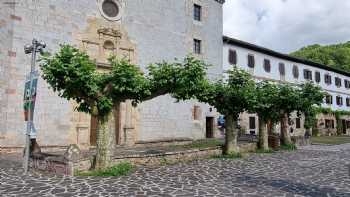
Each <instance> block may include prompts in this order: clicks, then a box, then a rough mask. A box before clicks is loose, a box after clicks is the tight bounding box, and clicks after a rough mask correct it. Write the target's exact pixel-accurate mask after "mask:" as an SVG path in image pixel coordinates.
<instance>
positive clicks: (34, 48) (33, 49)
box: [23, 39, 46, 174]
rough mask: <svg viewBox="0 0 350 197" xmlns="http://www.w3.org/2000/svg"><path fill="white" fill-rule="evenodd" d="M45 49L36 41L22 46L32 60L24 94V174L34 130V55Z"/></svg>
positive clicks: (42, 44)
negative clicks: (25, 124) (25, 111)
mask: <svg viewBox="0 0 350 197" xmlns="http://www.w3.org/2000/svg"><path fill="white" fill-rule="evenodd" d="M45 47H46V44H45V43H44V42H39V41H37V40H36V39H33V40H32V45H25V46H24V52H25V54H32V60H31V66H30V74H29V84H30V85H29V89H28V90H27V92H25V94H28V95H29V99H28V115H27V129H26V144H25V152H24V161H23V167H24V173H25V174H27V173H28V168H29V157H30V148H31V147H30V144H31V142H30V138H31V136H30V135H31V132H32V131H33V129H34V125H33V112H34V109H33V110H32V108H34V100H33V97H32V94H33V84H34V83H33V81H34V77H35V72H36V71H35V63H36V53H37V52H39V53H43V50H44V48H45Z"/></svg>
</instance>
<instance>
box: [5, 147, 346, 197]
mask: <svg viewBox="0 0 350 197" xmlns="http://www.w3.org/2000/svg"><path fill="white" fill-rule="evenodd" d="M316 148H317V149H316ZM328 148H329V147H328ZM328 148H327V146H319V147H313V148H312V147H307V148H304V149H303V150H298V151H296V152H284V153H276V154H266V155H261V154H260V155H252V156H250V157H248V158H246V159H240V160H217V159H210V160H202V161H195V162H192V163H184V164H176V165H172V166H163V167H159V168H154V169H138V170H137V171H136V172H135V173H133V174H131V175H130V176H126V177H120V178H91V177H90V178H86V177H59V176H47V175H42V174H36V173H34V174H31V175H30V176H28V177H26V176H23V175H22V173H23V172H22V170H20V169H18V166H17V165H16V164H14V163H13V162H5V161H4V160H0V196H26V197H28V196H33V197H37V196H236V197H239V196H242V197H253V196H256V197H262V196H281V197H282V196H285V197H291V196H295V197H297V196H312V197H328V196H334V197H350V175H349V169H348V166H347V165H349V163H350V146H349V145H343V146H338V148H330V150H331V151H328V150H327V149H328ZM0 159H1V157H0Z"/></svg>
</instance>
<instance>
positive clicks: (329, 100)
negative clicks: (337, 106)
mask: <svg viewBox="0 0 350 197" xmlns="http://www.w3.org/2000/svg"><path fill="white" fill-rule="evenodd" d="M326 104H329V105H331V104H333V96H332V95H326Z"/></svg>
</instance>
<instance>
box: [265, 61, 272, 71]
mask: <svg viewBox="0 0 350 197" xmlns="http://www.w3.org/2000/svg"><path fill="white" fill-rule="evenodd" d="M264 70H265V71H266V72H268V73H269V72H270V71H271V62H270V60H268V59H264Z"/></svg>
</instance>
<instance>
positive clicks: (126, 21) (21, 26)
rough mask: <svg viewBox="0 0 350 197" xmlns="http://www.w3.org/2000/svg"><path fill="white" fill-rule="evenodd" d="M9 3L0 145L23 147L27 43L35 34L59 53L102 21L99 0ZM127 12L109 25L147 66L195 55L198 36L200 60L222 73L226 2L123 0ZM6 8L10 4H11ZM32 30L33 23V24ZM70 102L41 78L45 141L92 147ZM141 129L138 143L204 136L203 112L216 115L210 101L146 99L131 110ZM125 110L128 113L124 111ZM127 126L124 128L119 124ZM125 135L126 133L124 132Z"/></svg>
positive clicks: (0, 45) (2, 48) (0, 17)
mask: <svg viewBox="0 0 350 197" xmlns="http://www.w3.org/2000/svg"><path fill="white" fill-rule="evenodd" d="M9 1H13V3H12V4H11V6H10V7H9V5H5V4H4V5H5V6H4V5H3V1H2V2H1V4H2V5H1V6H0V9H2V10H1V13H0V27H4V24H5V28H0V32H1V34H0V36H5V39H0V69H3V71H4V72H0V73H1V75H2V77H1V79H0V80H1V81H0V87H1V90H0V96H1V111H0V117H1V120H4V121H1V122H0V147H22V146H23V144H24V138H23V132H24V129H25V124H24V121H23V109H22V108H23V107H22V99H23V84H24V79H25V75H26V73H28V71H29V69H30V56H28V55H25V54H24V52H23V46H24V45H25V44H29V43H30V42H31V40H32V38H34V37H35V38H37V39H39V40H43V41H45V42H46V43H47V46H48V47H47V50H48V51H49V52H55V51H57V50H58V48H59V45H60V44H62V43H69V44H73V45H75V46H77V47H79V46H80V45H81V40H80V37H79V36H80V35H81V33H82V32H85V31H86V29H87V28H88V27H89V25H91V24H90V23H91V21H94V20H95V19H99V20H105V19H104V18H103V17H102V15H101V14H100V11H99V9H98V4H97V2H99V1H96V0H75V1H70V0H60V1H56V0H37V1H32V0H9ZM194 2H196V3H198V4H200V5H202V6H203V8H204V9H203V12H204V14H203V15H204V17H203V22H200V23H196V22H194V21H193V15H192V14H193V13H192V6H193V3H194ZM121 3H122V5H123V8H122V9H123V16H122V18H121V20H120V21H118V22H108V23H109V24H110V25H111V26H113V25H117V24H118V25H121V26H122V27H123V28H124V29H125V30H126V32H127V33H128V36H129V38H130V40H131V42H132V43H134V44H135V47H136V50H137V55H136V57H135V59H136V62H137V63H138V64H140V65H141V66H142V68H145V66H146V65H147V64H149V63H152V62H158V61H162V60H167V61H174V58H179V59H182V58H183V57H184V56H185V55H187V54H189V53H191V52H192V47H193V46H192V42H193V38H199V39H202V40H203V49H204V50H203V54H201V55H199V56H198V57H199V58H203V59H204V60H206V61H207V62H208V63H210V64H212V65H213V66H212V67H210V69H209V71H208V73H209V76H210V77H211V78H216V77H217V76H218V75H220V74H221V67H222V58H221V57H222V4H220V3H218V2H216V1H213V0H201V1H200V0H190V1H189V0H133V1H126V0H124V1H121ZM6 6H7V7H6ZM3 8H5V10H6V11H3V10H4V9H3ZM34 27H35V28H34ZM194 105H200V107H201V109H202V116H201V118H200V120H196V121H194V120H193V118H192V108H193V106H194ZM73 108H74V103H70V102H68V101H66V100H64V99H61V98H59V97H58V96H57V94H56V93H54V92H52V91H51V90H50V89H49V88H48V85H47V84H46V83H45V82H44V81H43V80H42V79H40V80H39V84H38V95H37V104H36V109H35V110H36V111H35V117H34V120H35V126H36V129H37V132H38V135H37V136H38V143H39V144H40V145H41V146H66V145H68V144H78V145H79V146H81V147H88V146H89V135H90V134H89V131H90V117H89V116H86V115H81V114H79V113H75V112H73ZM134 110H135V111H136V112H137V113H138V114H139V115H137V116H136V121H137V122H136V128H137V130H136V131H135V133H134V134H133V135H134V136H133V138H132V139H134V140H136V141H137V140H158V139H163V138H173V137H181V138H192V139H198V138H204V136H205V117H206V116H213V117H215V116H216V115H217V113H216V112H215V111H211V110H210V109H209V106H207V105H204V104H200V103H197V102H196V101H187V102H180V103H176V101H175V100H174V99H172V98H170V96H162V97H159V98H156V99H154V100H151V101H148V102H145V103H143V104H141V105H140V106H139V107H138V108H137V109H134ZM124 115H125V114H124ZM122 126H123V128H124V125H122ZM122 132H124V130H123V131H122Z"/></svg>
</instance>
